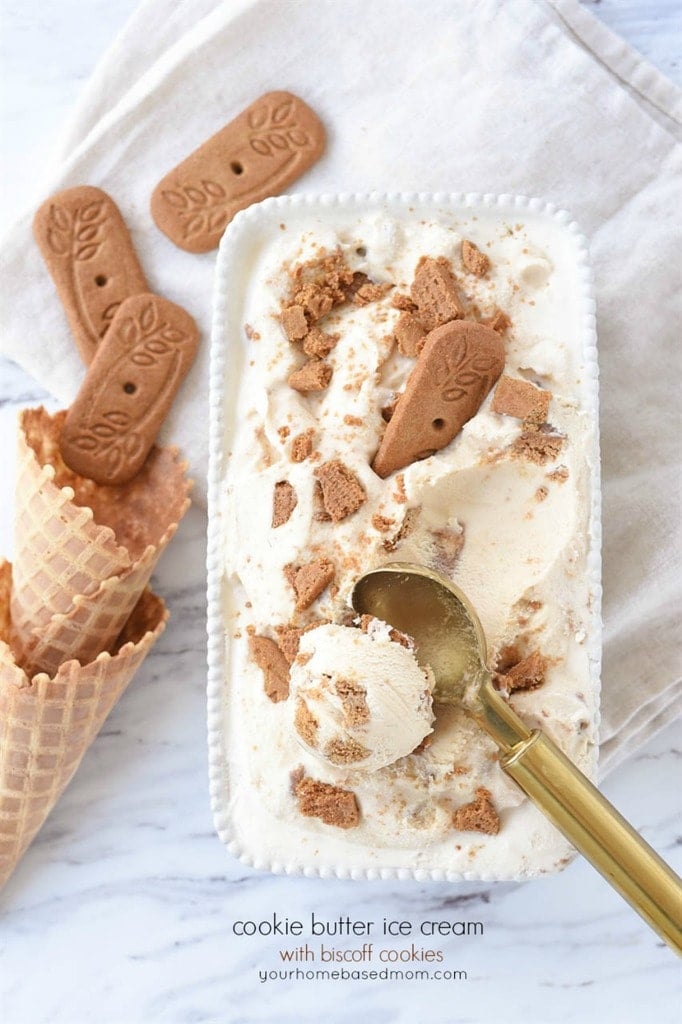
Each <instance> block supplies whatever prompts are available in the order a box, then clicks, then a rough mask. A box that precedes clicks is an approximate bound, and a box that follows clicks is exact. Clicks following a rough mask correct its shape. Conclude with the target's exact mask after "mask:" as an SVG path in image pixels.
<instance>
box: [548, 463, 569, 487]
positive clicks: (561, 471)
mask: <svg viewBox="0 0 682 1024" xmlns="http://www.w3.org/2000/svg"><path fill="white" fill-rule="evenodd" d="M568 477H569V472H568V467H567V466H557V468H556V469H553V470H552V472H551V473H548V474H547V479H548V480H556V482H557V483H558V484H565V483H566V481H567V480H568Z"/></svg>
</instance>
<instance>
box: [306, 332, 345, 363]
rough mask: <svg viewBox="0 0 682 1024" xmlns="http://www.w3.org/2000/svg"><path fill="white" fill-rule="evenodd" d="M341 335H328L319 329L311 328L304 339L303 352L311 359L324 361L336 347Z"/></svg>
mask: <svg viewBox="0 0 682 1024" xmlns="http://www.w3.org/2000/svg"><path fill="white" fill-rule="evenodd" d="M340 337H341V335H340V334H327V333H326V331H323V330H321V329H320V328H319V327H311V329H310V331H308V333H307V334H306V336H305V338H304V339H303V351H304V352H305V354H306V355H307V356H310V357H311V359H324V358H325V356H328V355H329V353H330V352H331V350H332V349H333V348H334V346H335V345H336V343H337V341H338V340H339V338H340Z"/></svg>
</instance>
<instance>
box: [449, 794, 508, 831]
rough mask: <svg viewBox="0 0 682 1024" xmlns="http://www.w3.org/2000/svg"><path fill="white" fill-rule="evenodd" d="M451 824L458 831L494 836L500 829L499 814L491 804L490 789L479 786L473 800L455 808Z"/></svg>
mask: <svg viewBox="0 0 682 1024" xmlns="http://www.w3.org/2000/svg"><path fill="white" fill-rule="evenodd" d="M452 824H453V825H454V827H455V828H456V829H458V830H459V831H460V832H485V833H486V834H487V835H490V836H496V835H497V833H498V832H499V831H500V816H499V814H498V813H497V811H496V810H495V807H494V806H493V802H492V798H491V794H490V790H488V789H485V787H484V786H480V787H479V788H478V789H477V790H476V799H475V800H472V802H471V803H469V804H464V805H463V806H462V807H458V808H457V810H456V811H455V813H454V814H453V815H452Z"/></svg>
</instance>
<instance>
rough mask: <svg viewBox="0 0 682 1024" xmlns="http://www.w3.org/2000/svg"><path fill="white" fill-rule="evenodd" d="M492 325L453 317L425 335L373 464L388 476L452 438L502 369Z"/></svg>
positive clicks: (501, 352)
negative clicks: (488, 325)
mask: <svg viewBox="0 0 682 1024" xmlns="http://www.w3.org/2000/svg"><path fill="white" fill-rule="evenodd" d="M504 361H505V351H504V343H503V341H502V339H501V338H500V336H499V335H498V334H496V332H495V331H493V330H492V328H491V327H484V326H483V325H482V324H477V323H472V322H471V321H469V320H452V321H450V323H447V324H443V326H442V327H437V328H436V329H435V331H431V333H430V334H428V335H427V337H426V341H425V343H424V347H423V349H422V351H421V354H420V356H419V358H418V359H417V362H416V364H415V367H414V369H413V371H412V373H411V374H410V377H409V379H408V381H407V386H406V388H405V393H404V394H403V395H402V396H401V397H400V398H399V400H398V404H397V405H396V408H395V412H394V413H393V415H392V417H391V419H390V420H389V422H388V423H387V425H386V431H385V433H384V436H383V438H382V440H381V444H380V446H379V451H378V452H377V453H376V455H375V456H374V462H373V463H372V469H373V470H374V472H375V473H376V474H377V475H378V476H380V477H384V478H385V477H387V476H389V475H390V474H391V473H394V472H395V471H396V470H397V469H403V468H404V467H405V466H409V465H410V463H412V462H416V461H417V459H425V458H427V457H428V456H429V455H433V453H434V452H437V451H440V449H441V448H445V446H446V445H448V444H450V442H451V441H452V440H453V438H454V437H456V436H457V434H458V433H459V432H460V430H461V429H462V427H463V426H464V424H465V423H466V422H467V420H470V419H471V418H472V416H475V415H476V413H477V412H478V410H479V408H480V406H481V403H482V402H483V400H484V398H485V397H486V395H487V394H488V392H489V391H490V389H491V388H492V386H493V384H494V383H495V381H496V380H497V379H498V377H499V376H500V374H501V373H502V370H503V369H504Z"/></svg>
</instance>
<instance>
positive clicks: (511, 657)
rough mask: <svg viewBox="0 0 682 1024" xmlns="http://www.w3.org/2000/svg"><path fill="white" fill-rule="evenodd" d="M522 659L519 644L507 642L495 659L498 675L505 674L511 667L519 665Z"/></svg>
mask: <svg viewBox="0 0 682 1024" xmlns="http://www.w3.org/2000/svg"><path fill="white" fill-rule="evenodd" d="M520 661H521V652H520V651H519V648H518V646H517V644H515V643H514V644H505V646H504V647H502V648H501V649H500V651H499V652H498V654H497V657H496V659H495V672H496V673H497V674H498V675H505V674H506V673H507V672H508V671H509V669H510V668H513V667H514V665H518V663H519V662H520Z"/></svg>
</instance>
